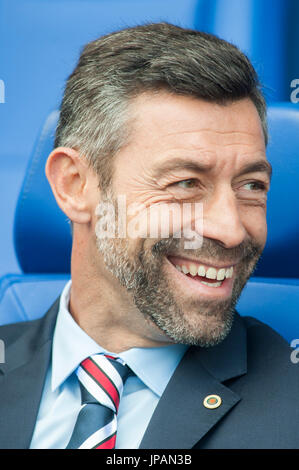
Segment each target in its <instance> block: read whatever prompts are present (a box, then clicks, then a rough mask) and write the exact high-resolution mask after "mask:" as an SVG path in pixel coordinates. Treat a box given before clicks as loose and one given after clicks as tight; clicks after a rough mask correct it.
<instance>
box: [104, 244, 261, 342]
mask: <svg viewBox="0 0 299 470" xmlns="http://www.w3.org/2000/svg"><path fill="white" fill-rule="evenodd" d="M148 242H149V239H144V240H143V243H142V246H141V247H140V249H139V250H138V252H136V254H135V256H132V255H130V250H129V248H130V243H129V240H128V239H121V238H114V239H112V238H97V249H98V251H99V253H100V254H101V256H102V258H103V261H104V263H105V266H106V268H107V269H108V271H109V272H110V273H111V274H112V275H113V276H114V277H115V278H116V279H118V281H119V283H120V284H121V285H122V286H124V287H125V288H126V289H127V291H128V292H129V293H130V294H131V296H132V300H133V302H134V304H135V306H136V307H137V308H138V310H139V311H140V314H141V315H143V318H144V319H145V321H146V322H153V323H154V324H155V325H156V326H158V327H159V328H160V330H162V331H163V332H164V334H166V335H167V337H168V338H169V339H170V340H171V341H172V342H174V343H180V344H187V345H197V346H201V347H210V346H214V345H216V344H218V343H219V342H221V341H222V340H223V339H224V338H225V337H226V336H227V335H228V333H229V332H230V330H231V327H232V323H233V320H234V312H235V306H236V303H237V301H238V299H239V297H240V294H241V292H242V290H243V288H244V286H245V284H246V282H247V281H248V279H249V277H250V275H251V274H252V272H253V270H254V269H255V267H256V264H257V262H258V259H259V258H260V255H261V253H262V247H260V246H259V245H258V244H256V243H255V242H254V241H252V240H249V241H246V242H244V243H242V245H240V246H238V247H236V248H233V249H230V250H228V249H225V248H223V247H221V246H220V245H219V244H217V243H216V242H214V241H212V240H210V239H204V240H203V244H202V247H201V248H200V250H185V251H183V250H182V246H183V243H184V239H183V238H182V239H177V238H167V239H160V240H158V241H157V242H156V243H154V244H152V245H151V246H150V247H149V248H147V245H148ZM186 251H188V252H190V254H191V257H194V258H198V259H200V258H201V257H204V258H208V259H215V260H221V261H222V263H226V262H227V264H229V261H232V260H235V259H241V260H242V261H241V262H240V263H239V265H238V267H237V272H236V277H235V281H234V285H233V289H232V295H231V297H230V298H229V299H226V300H223V301H219V300H214V301H212V300H194V299H192V298H189V299H188V297H187V296H186V297H185V299H180V298H179V296H178V295H176V286H174V285H172V282H171V280H170V279H169V278H168V276H167V274H166V271H165V270H166V262H167V261H166V259H165V258H166V256H167V254H172V255H175V254H176V255H177V256H183V254H184V253H186Z"/></svg>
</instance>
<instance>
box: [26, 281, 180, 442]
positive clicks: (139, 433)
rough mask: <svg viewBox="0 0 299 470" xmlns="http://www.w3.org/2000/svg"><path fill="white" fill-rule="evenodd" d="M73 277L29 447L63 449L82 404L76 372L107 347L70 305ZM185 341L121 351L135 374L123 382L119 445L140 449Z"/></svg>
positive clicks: (64, 296)
mask: <svg viewBox="0 0 299 470" xmlns="http://www.w3.org/2000/svg"><path fill="white" fill-rule="evenodd" d="M70 289H71V281H69V282H68V283H67V284H66V286H65V287H64V289H63V291H62V294H61V299H60V306H59V312H58V317H57V322H56V327H55V331H54V337H53V348H52V359H51V363H50V365H49V369H48V372H47V375H46V380H45V385H44V390H43V394H42V398H41V403H40V408H39V412H38V417H37V421H36V425H35V429H34V433H33V438H32V441H31V445H30V448H31V449H64V448H65V447H66V446H67V444H68V442H69V440H70V437H71V435H72V432H73V429H74V426H75V423H76V419H77V416H78V413H79V411H80V408H81V393H80V387H79V382H78V379H77V376H76V374H75V373H74V372H75V370H76V369H77V367H78V366H79V364H80V362H82V361H83V360H84V359H85V358H86V357H88V356H90V355H92V354H96V353H105V354H110V355H114V353H113V352H112V351H106V350H104V349H103V348H102V347H101V346H100V345H99V344H97V343H96V342H95V341H94V340H93V339H92V338H90V337H89V336H88V335H87V334H86V333H85V331H83V330H82V329H81V328H80V326H79V325H78V324H77V323H76V322H75V320H74V319H73V317H72V316H71V314H70V312H69V310H68V305H69V296H70ZM186 349H187V346H185V345H180V344H175V345H170V346H165V347H159V348H132V349H129V350H127V351H124V352H122V353H120V354H118V356H119V357H121V358H122V359H123V360H124V361H125V362H126V363H127V364H128V366H129V367H130V368H131V369H132V370H133V372H134V373H135V374H136V375H134V376H132V377H129V378H128V379H127V381H126V383H125V386H124V391H123V395H122V398H121V401H120V405H119V410H118V415H117V418H118V420H117V421H118V426H117V438H116V449H138V447H139V445H140V442H141V440H142V437H143V435H144V432H145V430H146V428H147V425H148V423H149V421H150V419H151V417H152V414H153V412H154V410H155V408H156V406H157V404H158V401H159V399H160V397H161V395H162V393H163V391H164V389H165V387H166V385H167V384H168V382H169V379H170V377H171V376H172V374H173V372H174V371H175V369H176V367H177V365H178V363H179V362H180V360H181V358H182V356H183V355H184V353H185V351H186Z"/></svg>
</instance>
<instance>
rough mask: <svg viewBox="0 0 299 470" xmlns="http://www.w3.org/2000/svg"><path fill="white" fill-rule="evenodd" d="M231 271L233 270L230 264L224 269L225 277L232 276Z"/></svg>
mask: <svg viewBox="0 0 299 470" xmlns="http://www.w3.org/2000/svg"><path fill="white" fill-rule="evenodd" d="M233 272H234V268H233V266H232V267H231V268H228V269H226V270H225V277H226V278H227V279H229V278H231V277H233Z"/></svg>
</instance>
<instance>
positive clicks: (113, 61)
mask: <svg viewBox="0 0 299 470" xmlns="http://www.w3.org/2000/svg"><path fill="white" fill-rule="evenodd" d="M162 90H166V91H168V92H170V93H175V94H179V95H185V96H193V97H195V98H200V99H203V100H206V101H208V102H215V103H218V104H226V103H229V102H233V101H237V100H240V99H242V98H250V99H251V100H252V102H253V103H254V105H255V106H256V109H257V111H258V114H259V116H260V119H261V124H262V128H263V132H264V137H265V142H266V144H267V141H268V132H267V121H266V104H265V100H264V97H263V95H262V92H261V86H260V83H259V81H258V77H257V74H256V72H255V70H254V68H253V66H252V65H251V63H250V61H249V59H248V58H247V57H246V56H245V55H244V54H243V53H242V52H241V51H240V50H239V49H238V48H237V47H236V46H234V45H232V44H230V43H228V42H227V41H224V40H222V39H219V38H218V37H216V36H214V35H211V34H207V33H203V32H200V31H195V30H191V29H185V28H181V27H179V26H175V25H172V24H169V23H153V24H146V25H141V26H136V27H132V28H127V29H123V30H121V31H117V32H114V33H111V34H108V35H106V36H103V37H101V38H99V39H97V40H95V41H93V42H90V43H89V44H87V45H86V46H85V47H84V49H83V51H82V54H81V56H80V58H79V62H78V64H77V66H76V68H75V69H74V71H73V73H72V74H71V75H70V77H69V78H68V81H67V84H66V89H65V94H64V98H63V101H62V105H61V111H60V120H59V123H58V127H57V133H56V140H55V146H56V147H58V146H65V147H71V148H75V149H77V150H78V151H79V153H80V155H82V156H84V157H85V158H86V159H87V161H88V162H89V164H90V165H91V166H92V168H93V169H94V170H95V171H96V173H97V174H98V176H99V184H100V186H101V187H102V188H103V189H105V188H107V187H108V186H109V184H110V182H111V177H112V164H111V161H112V157H113V156H114V155H115V154H116V153H117V151H119V149H120V148H121V147H122V146H123V145H124V144H125V143H126V142H127V140H128V136H129V133H130V126H129V120H130V119H129V104H130V102H131V101H132V99H134V98H135V97H137V96H138V95H139V94H141V93H143V92H159V91H162Z"/></svg>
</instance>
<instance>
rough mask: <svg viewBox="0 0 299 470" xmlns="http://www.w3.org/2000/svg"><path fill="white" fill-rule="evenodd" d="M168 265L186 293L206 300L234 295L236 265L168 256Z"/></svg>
mask: <svg viewBox="0 0 299 470" xmlns="http://www.w3.org/2000/svg"><path fill="white" fill-rule="evenodd" d="M166 260H167V262H168V263H167V265H168V267H169V268H171V273H172V276H173V277H174V279H175V280H176V281H177V282H180V284H181V286H182V287H183V289H184V292H187V293H190V294H191V295H193V294H196V295H198V294H200V295H201V296H203V297H206V298H211V299H212V298H213V299H215V298H221V299H224V298H227V297H229V296H230V295H231V293H232V286H233V282H234V278H235V265H236V263H234V264H231V265H225V266H224V265H223V266H219V264H218V265H215V266H214V265H212V264H207V263H203V262H201V261H198V260H189V259H186V258H181V257H178V256H167V257H166Z"/></svg>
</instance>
